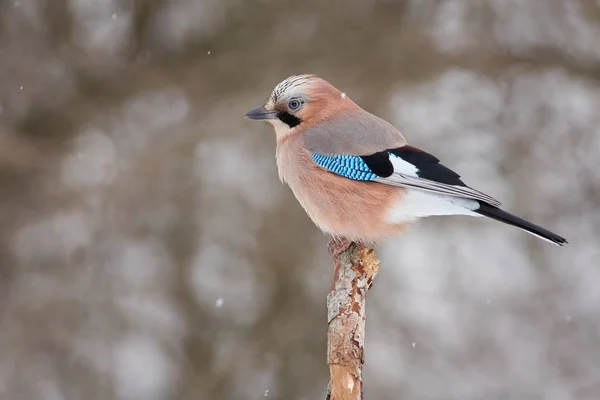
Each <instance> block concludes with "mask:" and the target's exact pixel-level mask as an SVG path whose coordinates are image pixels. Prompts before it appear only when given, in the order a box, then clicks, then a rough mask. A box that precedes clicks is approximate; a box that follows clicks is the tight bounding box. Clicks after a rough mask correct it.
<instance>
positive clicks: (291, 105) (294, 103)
mask: <svg viewBox="0 0 600 400" xmlns="http://www.w3.org/2000/svg"><path fill="white" fill-rule="evenodd" d="M301 105H302V103H300V100H290V101H289V103H288V107H289V108H290V110H297V109H299V108H300V106H301Z"/></svg>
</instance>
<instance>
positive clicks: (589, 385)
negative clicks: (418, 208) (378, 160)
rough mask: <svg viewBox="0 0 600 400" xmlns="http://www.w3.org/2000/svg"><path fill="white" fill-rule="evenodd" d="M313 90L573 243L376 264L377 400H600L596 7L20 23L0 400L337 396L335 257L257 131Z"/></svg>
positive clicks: (239, 7) (26, 14)
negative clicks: (368, 115) (287, 86)
mask: <svg viewBox="0 0 600 400" xmlns="http://www.w3.org/2000/svg"><path fill="white" fill-rule="evenodd" d="M298 73H316V74H318V75H320V76H322V77H323V78H325V79H327V80H329V81H330V82H332V83H333V84H334V85H335V86H337V87H338V88H340V89H341V90H343V91H345V92H346V93H347V94H348V95H349V96H350V97H352V99H353V100H355V101H356V102H358V103H359V104H360V105H362V106H363V107H364V108H365V109H367V110H368V111H371V112H373V113H375V114H377V115H380V116H382V117H384V118H386V119H388V120H389V121H390V122H392V123H393V124H394V125H396V126H397V127H399V128H400V129H401V131H402V132H403V133H404V135H405V136H406V137H407V138H408V140H409V141H410V142H411V143H412V144H413V145H415V146H418V147H421V148H424V149H425V150H427V151H430V152H432V153H434V154H436V155H437V156H438V157H439V158H440V159H441V160H442V162H444V164H446V165H447V166H449V167H451V168H453V169H455V170H457V171H458V172H459V173H461V174H462V176H463V179H464V180H465V181H466V182H467V183H468V184H470V185H471V186H473V187H475V188H477V189H479V190H482V191H484V192H487V193H489V194H490V195H492V196H494V197H496V198H498V199H499V200H500V201H502V202H503V203H504V205H505V207H506V208H507V209H508V210H510V211H513V212H515V213H517V214H519V215H521V216H523V217H526V218H528V219H531V220H532V221H534V222H536V223H539V224H541V225H543V226H545V227H547V228H549V229H551V230H553V231H556V232H557V233H559V234H561V235H563V236H565V237H566V238H567V239H568V240H569V241H570V244H569V245H568V246H567V247H565V248H558V247H554V246H552V245H549V244H547V243H545V242H542V241H539V240H537V239H536V238H534V237H532V236H530V235H527V234H525V233H522V232H520V231H518V230H516V229H513V228H510V227H507V226H505V225H501V224H497V223H494V222H493V221H489V220H483V219H475V218H473V219H469V218H464V217H463V218H461V217H447V218H430V219H427V220H424V221H423V222H422V223H420V224H418V225H415V226H414V227H412V228H410V229H408V230H407V231H406V233H405V234H404V235H403V236H401V237H398V238H396V239H394V240H392V241H389V242H387V243H384V244H382V245H381V246H379V248H378V254H379V256H380V258H381V272H380V274H379V276H378V280H377V281H376V283H375V286H374V288H373V289H372V290H371V292H370V293H369V301H368V316H369V318H368V324H367V340H366V351H367V354H366V367H365V372H364V379H365V395H366V398H368V399H383V400H386V399H429V400H438V399H439V400H443V399H466V400H471V399H472V400H476V399H485V400H496V399H497V400H508V399H511V400H512V399H528V400H535V399H551V400H563V399H598V398H600V314H599V312H598V310H599V309H600V250H599V248H598V246H599V243H600V172H599V169H598V164H597V163H598V159H599V156H600V112H599V111H600V1H593V0H562V1H561V0H545V1H541V0H485V1H471V2H468V1H458V0H457V1H453V0H445V1H433V0H404V1H401V0H398V1H392V0H387V1H384V0H379V1H376V0H369V1H367V0H361V1H358V0H355V1H346V2H345V3H344V4H343V6H341V5H340V4H339V3H337V4H336V2H322V1H316V0H306V1H287V0H281V1H268V0H262V1H240V0H170V1H166V0H104V1H94V0H4V1H1V2H0V204H1V207H0V354H2V356H1V357H0V398H2V399H10V400H13V399H14V400H20V399H24V400H29V399H48V400H63V399H65V400H67V399H69V400H70V399H122V400H129V399H145V400H162V399H184V400H187V399H209V400H213V399H233V400H238V399H239V400H246V399H262V398H273V399H298V400H308V399H311V400H312V399H321V398H324V395H323V394H324V390H325V386H326V384H327V380H328V375H327V374H328V370H327V365H326V341H325V340H326V307H325V298H326V294H327V292H328V290H329V286H330V282H331V275H332V262H331V259H330V256H329V255H328V254H327V251H326V242H327V239H326V237H325V236H324V235H323V234H321V233H320V232H319V231H318V230H317V228H315V227H314V226H313V224H312V223H311V222H310V221H309V219H308V217H307V216H306V215H305V213H304V211H303V210H302V209H301V207H300V206H299V205H298V203H297V202H296V201H295V199H294V197H293V195H292V193H291V192H290V190H289V189H288V188H287V187H284V186H283V185H282V184H281V183H280V182H279V180H278V176H277V170H276V166H275V160H274V151H275V139H274V134H273V132H272V131H271V129H270V127H268V126H267V125H265V124H257V123H252V122H250V121H248V120H246V119H244V118H243V116H244V114H245V112H246V111H248V110H249V109H251V108H253V107H256V106H258V105H261V104H262V103H263V102H264V101H265V100H266V99H267V97H268V96H269V94H270V92H271V90H272V89H273V87H274V86H275V85H276V84H277V83H278V82H280V81H281V80H283V79H285V78H287V77H288V76H290V75H293V74H298Z"/></svg>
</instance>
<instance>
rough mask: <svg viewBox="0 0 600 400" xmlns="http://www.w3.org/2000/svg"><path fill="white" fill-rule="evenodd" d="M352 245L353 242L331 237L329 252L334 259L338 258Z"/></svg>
mask: <svg viewBox="0 0 600 400" xmlns="http://www.w3.org/2000/svg"><path fill="white" fill-rule="evenodd" d="M351 244H352V242H351V241H350V240H348V239H346V238H339V237H335V236H329V242H328V243H327V250H329V253H330V254H331V255H332V256H333V258H338V257H339V256H340V254H342V253H343V252H344V251H345V250H346V249H347V248H348V247H349V246H350V245H351Z"/></svg>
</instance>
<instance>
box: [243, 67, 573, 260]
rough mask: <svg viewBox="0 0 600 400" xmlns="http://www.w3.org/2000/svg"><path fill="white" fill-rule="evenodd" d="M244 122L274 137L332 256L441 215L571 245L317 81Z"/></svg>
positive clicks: (286, 177) (299, 81)
mask: <svg viewBox="0 0 600 400" xmlns="http://www.w3.org/2000/svg"><path fill="white" fill-rule="evenodd" d="M245 117H247V118H249V119H251V120H257V121H264V122H267V123H268V124H270V125H272V127H273V128H274V130H275V136H276V141H277V147H276V152H275V153H276V154H275V158H276V163H277V169H278V173H279V178H280V180H281V181H282V182H283V183H284V184H287V185H288V186H289V187H290V188H291V190H292V192H293V194H294V196H295V197H296V199H297V200H298V202H299V203H300V205H301V206H302V207H303V208H304V210H305V211H306V213H307V214H308V216H309V217H310V219H311V220H312V221H313V222H314V224H315V225H316V226H317V227H318V228H320V229H321V231H323V232H324V233H326V234H329V235H330V244H331V241H332V240H333V243H334V246H333V249H334V250H333V251H337V252H341V251H342V250H343V249H345V248H346V247H347V246H348V245H349V243H351V242H356V243H361V244H365V245H376V244H377V243H380V242H382V241H385V240H386V239H388V238H390V237H392V236H394V235H397V234H399V233H400V232H401V231H402V230H403V229H404V228H405V227H406V226H407V225H410V224H412V223H414V222H416V221H417V220H419V219H420V218H424V217H429V216H442V215H465V216H475V217H482V216H483V217H487V218H491V219H493V220H496V221H499V222H503V223H505V224H508V225H512V226H514V227H516V228H519V229H521V230H523V231H525V232H527V233H530V234H532V235H534V236H536V237H538V238H540V239H543V240H545V241H547V242H549V243H552V244H555V245H558V246H563V245H565V244H567V243H568V242H567V240H566V239H565V238H563V237H561V236H559V235H557V234H556V233H553V232H551V231H549V230H548V229H545V228H542V227H541V226H538V225H536V224H534V223H532V222H529V221H527V220H525V219H523V218H520V217H518V216H516V215H514V214H511V213H509V212H507V211H504V210H503V209H501V208H500V207H501V203H500V202H499V201H498V200H496V199H494V198H493V197H491V196H489V195H487V194H485V193H483V192H480V191H478V190H475V189H473V188H471V187H469V186H467V185H466V184H465V183H464V182H463V181H462V180H461V177H460V175H459V174H457V173H456V172H454V171H453V170H451V169H450V168H448V167H446V166H444V165H443V164H441V163H440V160H439V159H438V158H437V157H435V156H434V155H432V154H430V153H428V152H426V151H424V150H421V149H419V148H417V147H414V146H411V145H409V144H408V142H407V141H406V139H405V138H404V136H403V135H402V134H401V133H400V131H399V130H398V129H397V128H395V127H394V126H393V125H392V124H390V123H389V122H387V121H385V120H383V119H381V118H379V117H377V116H375V115H373V114H371V113H370V112H368V111H366V110H364V109H363V108H361V107H360V106H359V105H358V104H356V103H355V102H354V101H352V100H351V99H350V97H349V96H348V95H346V93H345V92H342V91H340V90H339V89H337V88H336V87H334V86H333V85H332V84H330V83H329V82H327V81H326V80H324V79H322V78H320V77H318V76H317V75H314V74H303V75H293V76H290V77H289V78H287V79H285V80H283V81H282V82H280V83H279V84H277V85H276V86H275V88H274V89H273V91H272V93H271V95H270V96H269V98H268V99H267V101H266V103H264V104H263V105H262V106H260V107H257V108H254V109H252V110H250V111H248V112H247V113H246V115H245ZM336 244H337V247H336ZM331 249H332V248H331V247H330V250H331ZM336 249H337V250H336Z"/></svg>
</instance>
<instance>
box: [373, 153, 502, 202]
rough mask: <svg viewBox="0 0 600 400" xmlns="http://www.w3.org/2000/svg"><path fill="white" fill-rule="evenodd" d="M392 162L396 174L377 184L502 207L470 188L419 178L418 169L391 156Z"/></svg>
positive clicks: (380, 180) (491, 198) (485, 195)
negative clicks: (408, 188)
mask: <svg viewBox="0 0 600 400" xmlns="http://www.w3.org/2000/svg"><path fill="white" fill-rule="evenodd" d="M390 161H391V162H392V165H393V166H394V173H393V174H392V175H391V176H388V177H387V178H383V177H378V178H376V179H375V181H376V182H381V183H386V184H388V185H395V186H406V187H411V188H415V189H421V190H427V191H429V192H434V193H439V194H444V195H447V196H454V197H458V198H461V197H462V198H466V199H474V200H481V201H485V202H486V203H488V204H490V205H492V206H495V207H500V206H501V203H500V202H499V201H498V200H496V199H494V198H493V197H491V196H488V195H487V194H485V193H482V192H480V191H478V190H475V189H472V188H470V187H468V186H457V185H448V184H446V183H441V182H436V181H432V180H429V179H424V178H420V177H419V176H417V172H418V171H419V170H418V168H417V167H415V166H414V165H413V164H411V163H409V162H408V161H405V160H403V159H402V158H400V157H397V156H394V155H390Z"/></svg>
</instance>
